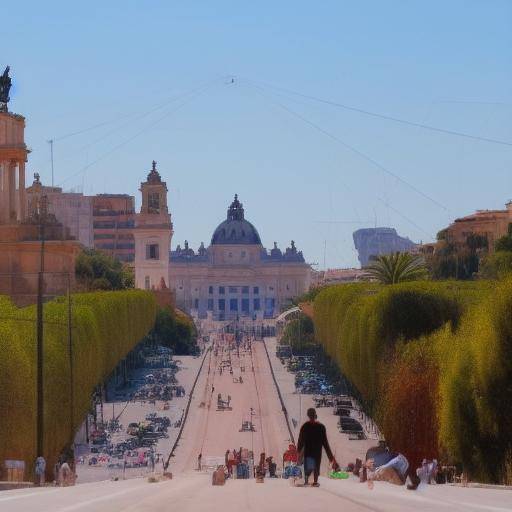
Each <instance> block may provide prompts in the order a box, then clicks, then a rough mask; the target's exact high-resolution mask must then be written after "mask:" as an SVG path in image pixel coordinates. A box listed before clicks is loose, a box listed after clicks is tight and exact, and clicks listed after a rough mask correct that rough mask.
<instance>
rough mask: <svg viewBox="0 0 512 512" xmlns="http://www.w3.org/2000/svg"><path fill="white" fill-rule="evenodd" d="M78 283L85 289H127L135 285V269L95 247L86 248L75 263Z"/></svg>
mask: <svg viewBox="0 0 512 512" xmlns="http://www.w3.org/2000/svg"><path fill="white" fill-rule="evenodd" d="M75 274H76V279H77V283H78V285H79V287H80V288H83V289H84V290H85V291H93V290H125V289H127V288H133V287H134V277H133V270H132V269H131V268H130V267H128V266H127V265H124V264H123V263H121V262H120V261H119V260H118V259H116V258H112V257H111V256H108V255H107V254H104V253H102V252H100V251H96V250H95V249H85V250H83V251H82V252H81V253H80V254H79V255H78V257H77V259H76V263H75Z"/></svg>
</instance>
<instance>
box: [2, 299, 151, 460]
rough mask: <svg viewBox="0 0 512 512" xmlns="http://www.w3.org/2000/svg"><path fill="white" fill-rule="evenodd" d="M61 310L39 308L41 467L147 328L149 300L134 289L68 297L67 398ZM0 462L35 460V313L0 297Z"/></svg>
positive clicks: (63, 306)
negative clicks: (41, 339)
mask: <svg viewBox="0 0 512 512" xmlns="http://www.w3.org/2000/svg"><path fill="white" fill-rule="evenodd" d="M67 308H68V305H67V301H66V299H63V298H60V299H57V300H55V301H52V302H48V303H46V304H45V305H44V404H45V409H44V423H45V438H44V455H45V457H46V458H47V461H48V466H49V467H51V464H52V463H53V461H55V459H56V457H57V456H58V455H59V454H60V453H61V452H62V450H63V449H64V447H65V446H66V445H68V444H69V442H70V440H71V439H72V436H73V433H74V432H75V431H76V430H77V429H78V428H79V426H80V425H81V423H82V422H83V419H84V417H85V415H86V414H87V412H88V411H89V410H90V407H91V394H92V392H93V390H94V388H95V386H96V385H97V384H99V383H101V382H102V381H103V380H104V379H105V378H106V377H107V376H108V375H109V374H110V373H111V372H112V371H113V369H114V368H115V366H116V365H117V363H118V362H119V361H120V360H121V359H122V358H123V357H125V356H126V355H127V354H128V352H130V350H132V349H133V348H134V346H135V345H136V344H137V343H138V342H139V341H140V340H141V339H142V338H143V337H144V336H145V335H146V334H147V333H148V332H149V330H150V329H151V328H152V326H153V324H154V321H155V315H156V302H155V300H154V297H153V295H152V294H150V293H148V292H144V291H140V290H131V291H119V292H95V293H87V294H76V295H73V296H72V347H73V369H74V372H73V398H74V414H73V417H72V418H71V412H70V411H71V393H70V390H71V385H70V361H69V342H68V325H67V324H68V315H67V311H68V309H67ZM0 318H1V320H0V352H1V353H2V357H1V358H0V463H1V462H3V460H5V459H11V458H12V459H20V460H25V461H26V463H28V464H30V465H31V464H32V463H33V461H34V459H35V457H36V399H37V397H36V308H35V306H30V307H27V308H23V309H18V308H16V307H15V306H13V304H12V303H11V302H10V301H9V299H7V298H6V297H0Z"/></svg>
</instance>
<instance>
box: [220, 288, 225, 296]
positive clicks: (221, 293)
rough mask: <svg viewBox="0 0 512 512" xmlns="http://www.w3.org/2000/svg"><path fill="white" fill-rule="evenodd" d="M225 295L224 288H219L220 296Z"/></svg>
mask: <svg viewBox="0 0 512 512" xmlns="http://www.w3.org/2000/svg"><path fill="white" fill-rule="evenodd" d="M224 293H226V290H225V288H224V286H219V294H220V295H224Z"/></svg>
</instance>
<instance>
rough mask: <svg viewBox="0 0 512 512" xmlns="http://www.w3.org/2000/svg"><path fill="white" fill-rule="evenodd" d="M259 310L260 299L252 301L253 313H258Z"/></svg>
mask: <svg viewBox="0 0 512 512" xmlns="http://www.w3.org/2000/svg"><path fill="white" fill-rule="evenodd" d="M260 308H261V306H260V299H254V311H259V310H260Z"/></svg>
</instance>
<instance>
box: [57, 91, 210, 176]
mask: <svg viewBox="0 0 512 512" xmlns="http://www.w3.org/2000/svg"><path fill="white" fill-rule="evenodd" d="M212 85H213V84H211V83H210V84H209V85H207V86H205V87H203V88H202V89H201V90H196V91H195V93H194V94H193V95H191V96H190V97H189V98H188V99H186V100H185V101H183V102H182V103H180V104H179V105H177V106H176V107H175V108H173V109H171V110H169V111H167V112H166V113H165V114H164V115H162V116H160V117H159V118H157V119H156V120H155V121H153V122H152V123H150V124H149V125H147V126H145V127H144V128H143V129H142V130H139V131H138V132H136V133H135V134H134V135H132V136H130V137H128V138H127V139H125V140H124V141H122V142H120V143H119V144H117V145H115V146H114V147H112V148H111V149H109V150H108V151H106V152H105V153H103V154H102V155H100V156H99V157H98V158H96V159H95V160H93V161H92V162H90V163H88V164H87V165H85V166H84V167H82V168H81V169H79V170H78V171H77V172H75V173H73V174H71V175H69V176H68V177H66V178H65V179H64V180H62V181H61V183H60V184H59V185H63V184H64V183H65V182H67V181H68V180H70V179H72V178H74V177H75V176H78V175H79V174H81V173H83V172H85V171H86V170H87V169H89V168H90V167H92V166H93V165H95V164H97V163H98V162H100V161H101V160H103V159H104V158H106V157H107V156H109V155H111V154H112V153H114V152H115V151H117V150H118V149H120V148H122V147H123V146H126V144H128V143H130V142H131V141H132V140H134V139H136V138H137V137H139V136H140V135H142V134H143V133H145V132H147V131H148V130H150V129H151V128H153V127H154V126H155V125H156V124H158V123H160V122H161V121H163V120H164V119H165V118H166V117H168V116H170V115H171V114H174V113H175V112H176V111H178V110H180V109H181V108H183V107H184V106H185V105H186V104H188V103H190V102H191V101H192V100H194V99H195V98H197V97H198V96H199V95H201V94H202V93H203V92H205V91H206V90H207V89H208V88H210V87H211V86H212Z"/></svg>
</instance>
